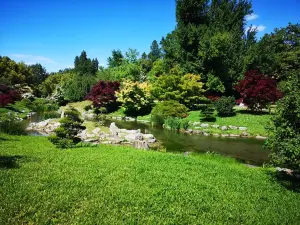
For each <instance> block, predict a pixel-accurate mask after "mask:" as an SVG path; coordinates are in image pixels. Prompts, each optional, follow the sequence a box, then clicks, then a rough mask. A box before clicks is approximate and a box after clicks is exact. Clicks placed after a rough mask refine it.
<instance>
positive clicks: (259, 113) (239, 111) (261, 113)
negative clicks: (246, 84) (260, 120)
mask: <svg viewBox="0 0 300 225" xmlns="http://www.w3.org/2000/svg"><path fill="white" fill-rule="evenodd" d="M236 114H249V115H272V113H269V112H268V111H258V112H252V111H250V110H247V109H241V110H238V111H236Z"/></svg>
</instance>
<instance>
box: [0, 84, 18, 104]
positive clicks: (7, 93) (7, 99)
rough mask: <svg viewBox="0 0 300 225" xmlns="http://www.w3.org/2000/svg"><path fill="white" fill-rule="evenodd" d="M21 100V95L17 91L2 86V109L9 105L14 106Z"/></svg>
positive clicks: (0, 87) (0, 88)
mask: <svg viewBox="0 0 300 225" xmlns="http://www.w3.org/2000/svg"><path fill="white" fill-rule="evenodd" d="M20 99H21V95H20V94H19V92H17V91H16V90H13V89H11V88H9V87H8V86H5V85H2V84H1V85H0V107H4V106H6V105H8V104H13V103H15V102H16V101H18V100H20Z"/></svg>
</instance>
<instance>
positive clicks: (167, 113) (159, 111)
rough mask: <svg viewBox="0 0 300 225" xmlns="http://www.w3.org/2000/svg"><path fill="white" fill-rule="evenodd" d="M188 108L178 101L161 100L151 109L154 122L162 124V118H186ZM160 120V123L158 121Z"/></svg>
mask: <svg viewBox="0 0 300 225" xmlns="http://www.w3.org/2000/svg"><path fill="white" fill-rule="evenodd" d="M187 112H188V108H187V107H186V106H184V105H182V104H180V103H179V102H177V101H173V100H171V101H164V102H159V103H158V104H157V105H156V106H155V107H154V108H153V109H152V111H151V118H152V122H153V123H155V124H157V125H161V121H162V119H163V120H165V119H167V118H169V117H175V118H184V117H186V116H187ZM157 122H159V123H157Z"/></svg>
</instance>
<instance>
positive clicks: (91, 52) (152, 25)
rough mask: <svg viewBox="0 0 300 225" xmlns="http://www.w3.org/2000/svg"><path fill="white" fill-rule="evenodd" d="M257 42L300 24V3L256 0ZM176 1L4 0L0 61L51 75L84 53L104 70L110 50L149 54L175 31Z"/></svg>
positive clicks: (0, 16)
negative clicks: (39, 68)
mask: <svg viewBox="0 0 300 225" xmlns="http://www.w3.org/2000/svg"><path fill="white" fill-rule="evenodd" d="M252 3H253V9H254V14H253V15H251V16H249V18H248V23H249V24H253V25H255V26H257V27H258V29H259V33H258V37H261V36H262V35H263V34H264V33H265V32H267V33H269V32H271V31H272V30H273V29H274V28H276V27H284V26H286V25H287V24H288V22H292V23H297V22H298V23H300V0H285V1H283V0H253V1H252ZM175 25H176V23H175V0H109V1H103V0H102V1H101V0H100V1H99V0H98V1H97V0H93V1H91V0H85V1H81V0H61V1H57V0H53V1H42V0H38V1H37V0H2V1H0V27H1V29H0V55H2V56H3V55H5V56H9V57H10V58H11V59H13V60H15V61H18V62H19V61H24V62H25V63H27V64H33V63H37V62H38V63H41V64H42V65H43V66H45V67H46V69H47V70H48V71H50V72H53V71H58V70H59V69H63V68H66V67H70V66H73V60H74V57H75V56H76V55H79V54H80V52H81V51H82V50H85V51H87V54H88V57H91V58H96V57H97V58H98V60H99V62H100V64H101V65H106V63H107V58H108V57H109V56H110V54H111V50H112V49H121V50H122V51H126V50H127V49H128V48H136V49H137V50H138V51H139V52H140V53H142V52H144V51H145V52H149V48H150V44H151V42H152V41H153V40H154V39H156V40H158V41H159V40H160V39H161V37H162V36H165V35H166V34H167V33H168V32H170V31H172V30H173V29H174V28H175Z"/></svg>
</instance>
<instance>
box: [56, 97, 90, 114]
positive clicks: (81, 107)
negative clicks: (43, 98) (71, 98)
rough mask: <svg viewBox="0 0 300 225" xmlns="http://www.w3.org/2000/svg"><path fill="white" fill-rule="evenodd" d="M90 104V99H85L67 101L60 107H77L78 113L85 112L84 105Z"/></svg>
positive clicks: (64, 108)
mask: <svg viewBox="0 0 300 225" xmlns="http://www.w3.org/2000/svg"><path fill="white" fill-rule="evenodd" d="M91 104H92V101H89V100H85V101H81V102H72V103H68V104H67V105H66V106H62V107H61V109H63V110H66V108H68V107H69V106H72V107H73V108H75V109H77V110H78V111H79V112H80V113H83V112H85V110H84V107H85V106H89V105H91Z"/></svg>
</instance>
